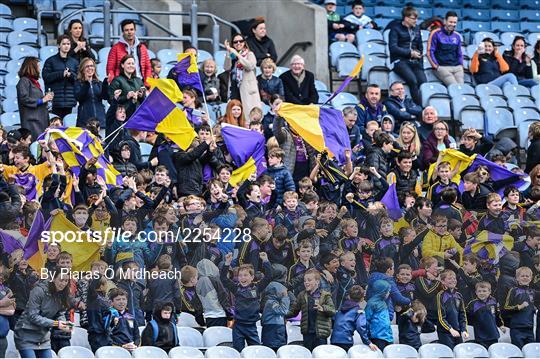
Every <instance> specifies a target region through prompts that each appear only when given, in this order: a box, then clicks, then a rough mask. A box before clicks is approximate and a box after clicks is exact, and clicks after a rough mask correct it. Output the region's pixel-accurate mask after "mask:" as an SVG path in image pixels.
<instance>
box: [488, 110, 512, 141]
mask: <svg viewBox="0 0 540 359" xmlns="http://www.w3.org/2000/svg"><path fill="white" fill-rule="evenodd" d="M486 132H487V133H488V134H490V135H493V136H495V137H496V138H502V137H501V136H502V135H503V134H504V136H503V137H510V138H513V139H516V138H517V127H516V125H515V124H514V116H513V115H512V113H511V112H510V111H508V110H507V109H505V108H490V109H487V111H486Z"/></svg>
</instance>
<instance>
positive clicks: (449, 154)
mask: <svg viewBox="0 0 540 359" xmlns="http://www.w3.org/2000/svg"><path fill="white" fill-rule="evenodd" d="M440 153H441V155H442V159H441V162H449V163H450V166H451V168H452V170H453V169H454V168H455V167H456V166H457V164H458V162H459V171H457V173H456V175H455V176H454V177H452V182H455V183H459V181H460V180H461V177H460V175H459V174H460V173H461V172H463V171H465V170H466V169H467V167H469V165H470V164H471V163H472V161H473V160H474V157H475V155H473V156H467V155H466V154H464V153H463V152H461V151H458V150H454V149H451V148H449V149H446V150H442V151H441V152H440ZM433 171H435V163H433V164H432V165H431V166H429V171H428V178H431V176H432V175H433Z"/></svg>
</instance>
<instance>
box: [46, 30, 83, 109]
mask: <svg viewBox="0 0 540 359" xmlns="http://www.w3.org/2000/svg"><path fill="white" fill-rule="evenodd" d="M56 43H57V44H58V53H57V54H56V55H53V56H51V57H49V58H48V59H47V60H46V61H45V64H44V65H43V81H44V82H45V87H46V88H47V89H51V90H52V91H53V92H54V98H53V102H52V104H53V107H52V112H53V113H54V114H56V115H58V117H60V118H62V119H63V118H64V117H65V116H66V115H67V114H69V113H71V111H72V109H73V107H74V106H75V105H76V104H77V101H76V100H75V91H74V85H75V78H76V77H77V68H78V67H79V62H78V61H77V60H76V59H75V58H73V57H70V56H68V54H69V50H70V48H71V39H70V38H69V36H67V35H60V36H59V37H58V39H57V40H56Z"/></svg>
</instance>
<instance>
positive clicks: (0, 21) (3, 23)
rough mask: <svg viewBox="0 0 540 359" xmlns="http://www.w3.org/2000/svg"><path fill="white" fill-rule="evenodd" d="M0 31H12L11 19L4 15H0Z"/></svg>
mask: <svg viewBox="0 0 540 359" xmlns="http://www.w3.org/2000/svg"><path fill="white" fill-rule="evenodd" d="M0 31H3V32H11V31H13V20H12V19H8V18H5V17H0Z"/></svg>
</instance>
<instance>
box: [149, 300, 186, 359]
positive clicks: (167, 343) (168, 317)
mask: <svg viewBox="0 0 540 359" xmlns="http://www.w3.org/2000/svg"><path fill="white" fill-rule="evenodd" d="M152 317H153V319H152V320H151V321H149V322H148V324H147V325H146V328H144V330H143V332H142V336H141V345H143V346H154V347H158V348H161V349H163V350H165V351H166V352H167V353H168V352H169V350H171V349H172V348H174V347H176V346H178V345H179V342H178V332H177V329H176V320H175V318H176V316H175V315H174V304H173V303H172V302H159V303H157V304H156V305H155V306H154V313H153V315H152Z"/></svg>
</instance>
